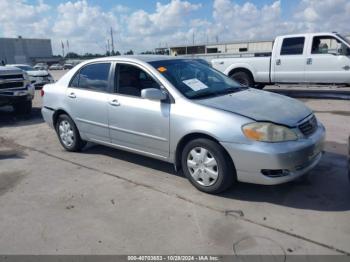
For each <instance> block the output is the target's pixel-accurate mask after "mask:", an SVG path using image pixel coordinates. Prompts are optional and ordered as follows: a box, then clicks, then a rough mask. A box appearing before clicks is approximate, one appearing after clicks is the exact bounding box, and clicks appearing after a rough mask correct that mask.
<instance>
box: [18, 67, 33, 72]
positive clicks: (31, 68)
mask: <svg viewBox="0 0 350 262" xmlns="http://www.w3.org/2000/svg"><path fill="white" fill-rule="evenodd" d="M16 67H18V68H19V69H22V70H24V71H34V70H35V69H34V68H33V67H31V66H16Z"/></svg>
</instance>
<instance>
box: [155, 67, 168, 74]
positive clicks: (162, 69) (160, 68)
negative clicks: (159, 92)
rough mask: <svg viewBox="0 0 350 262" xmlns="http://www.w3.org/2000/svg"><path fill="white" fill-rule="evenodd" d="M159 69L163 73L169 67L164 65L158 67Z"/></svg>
mask: <svg viewBox="0 0 350 262" xmlns="http://www.w3.org/2000/svg"><path fill="white" fill-rule="evenodd" d="M157 70H158V71H159V72H161V73H164V72H165V71H166V70H167V69H166V68H165V67H164V66H161V67H158V68H157Z"/></svg>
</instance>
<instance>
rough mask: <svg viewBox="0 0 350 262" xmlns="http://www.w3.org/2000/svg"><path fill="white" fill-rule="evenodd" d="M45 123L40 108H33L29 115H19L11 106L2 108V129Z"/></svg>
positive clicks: (0, 120)
mask: <svg viewBox="0 0 350 262" xmlns="http://www.w3.org/2000/svg"><path fill="white" fill-rule="evenodd" d="M43 122H44V119H43V118H42V115H41V108H40V107H33V109H32V112H31V113H30V114H29V115H20V114H17V113H16V112H15V111H14V110H13V108H12V107H11V106H4V107H0V127H5V126H14V125H15V126H27V125H36V124H40V123H43Z"/></svg>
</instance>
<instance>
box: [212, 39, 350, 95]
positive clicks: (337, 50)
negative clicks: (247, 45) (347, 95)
mask: <svg viewBox="0 0 350 262" xmlns="http://www.w3.org/2000/svg"><path fill="white" fill-rule="evenodd" d="M211 63H212V65H213V67H214V68H216V69H217V70H219V71H221V72H223V73H225V74H226V75H229V76H230V77H231V78H233V79H234V80H236V81H237V82H239V83H240V84H242V85H244V86H253V87H256V88H263V87H264V86H265V85H267V84H274V83H289V84H305V83H310V84H345V85H350V41H349V40H348V39H346V38H345V37H343V36H341V35H340V34H338V33H308V34H297V35H286V36H278V37H277V38H276V39H275V41H274V45H273V49H272V53H267V54H266V53H261V54H259V53H255V54H247V55H246V56H239V57H232V58H217V59H213V60H212V61H211Z"/></svg>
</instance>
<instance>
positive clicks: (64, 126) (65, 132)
mask: <svg viewBox="0 0 350 262" xmlns="http://www.w3.org/2000/svg"><path fill="white" fill-rule="evenodd" d="M56 132H57V136H58V139H59V140H60V143H61V145H62V146H63V147H64V149H66V150H67V151H70V152H78V151H80V150H81V149H82V148H83V147H84V146H85V145H86V141H84V140H82V139H81V138H80V134H79V131H78V128H77V127H76V125H75V124H74V122H73V120H72V119H71V118H70V117H69V116H68V115H65V114H62V115H59V116H58V120H57V123H56Z"/></svg>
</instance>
